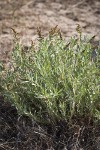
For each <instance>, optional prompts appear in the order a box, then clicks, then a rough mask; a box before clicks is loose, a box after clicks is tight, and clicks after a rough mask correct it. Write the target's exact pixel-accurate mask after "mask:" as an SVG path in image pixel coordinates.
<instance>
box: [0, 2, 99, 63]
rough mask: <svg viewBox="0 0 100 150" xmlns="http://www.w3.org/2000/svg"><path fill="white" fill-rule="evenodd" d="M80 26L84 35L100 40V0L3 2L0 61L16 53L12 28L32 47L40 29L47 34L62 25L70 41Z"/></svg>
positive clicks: (0, 15) (0, 3) (65, 35)
mask: <svg viewBox="0 0 100 150" xmlns="http://www.w3.org/2000/svg"><path fill="white" fill-rule="evenodd" d="M77 24H80V25H81V27H82V29H83V33H84V34H88V35H89V36H92V35H96V40H99V39H100V0H95V1H94V0H82V1H81V0H78V1H77V0H17V1H16V0H0V59H2V60H4V61H7V59H6V58H8V54H9V52H10V51H11V50H12V43H13V32H12V30H11V28H14V29H15V30H16V31H17V32H18V33H19V37H20V38H21V43H23V44H24V45H25V46H30V44H31V40H36V38H37V36H36V29H37V27H38V26H41V28H42V31H43V34H45V33H47V31H48V30H49V29H50V28H51V27H54V26H56V25H58V27H59V28H60V29H61V31H62V33H63V35H64V37H66V38H67V37H70V36H72V35H74V34H76V30H75V29H76V26H77Z"/></svg>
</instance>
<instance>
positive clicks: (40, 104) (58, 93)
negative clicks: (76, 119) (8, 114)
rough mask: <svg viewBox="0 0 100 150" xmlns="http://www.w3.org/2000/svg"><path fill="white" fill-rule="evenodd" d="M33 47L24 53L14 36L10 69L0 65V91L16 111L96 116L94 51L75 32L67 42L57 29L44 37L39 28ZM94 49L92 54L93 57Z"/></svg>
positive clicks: (49, 117)
mask: <svg viewBox="0 0 100 150" xmlns="http://www.w3.org/2000/svg"><path fill="white" fill-rule="evenodd" d="M38 34H39V37H40V39H39V41H38V45H37V47H35V46H34V45H32V46H31V47H30V48H29V49H28V50H27V51H26V52H25V51H24V50H23V47H22V46H21V45H20V44H19V42H18V41H17V39H16V40H15V42H14V49H13V51H12V55H11V59H10V68H9V67H8V68H5V69H4V70H1V73H0V76H1V79H0V86H1V87H2V95H4V97H5V98H6V99H7V100H9V101H10V102H11V104H12V105H14V106H15V107H16V108H17V110H18V113H19V114H25V115H27V116H30V117H32V118H33V119H35V120H37V121H40V122H51V121H52V122H54V121H56V120H65V121H66V120H68V119H71V118H72V117H73V116H78V115H80V116H89V117H93V118H95V119H97V120H98V119H100V109H97V105H98V106H100V105H99V99H100V95H99V83H100V82H99V81H100V78H99V60H100V55H99V53H98V52H99V50H100V47H98V49H97V51H95V50H94V49H92V45H91V44H90V43H89V40H88V38H86V37H83V36H82V35H81V33H80V32H79V35H80V36H79V38H77V39H76V38H75V37H71V38H70V40H69V41H68V43H67V44H66V42H65V41H64V40H63V39H62V37H61V34H60V32H59V30H58V29H57V28H54V29H52V30H51V31H50V32H49V35H48V36H47V37H45V38H43V37H42V36H41V32H40V31H39V30H38ZM93 51H94V52H95V54H96V57H95V60H94V57H93V56H92V52H93Z"/></svg>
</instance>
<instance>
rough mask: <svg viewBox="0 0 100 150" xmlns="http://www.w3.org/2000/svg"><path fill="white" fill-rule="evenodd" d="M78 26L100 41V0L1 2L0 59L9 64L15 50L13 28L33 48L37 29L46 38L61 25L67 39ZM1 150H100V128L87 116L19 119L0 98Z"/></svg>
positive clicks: (22, 40) (19, 0) (8, 0)
mask: <svg viewBox="0 0 100 150" xmlns="http://www.w3.org/2000/svg"><path fill="white" fill-rule="evenodd" d="M77 24H80V25H81V27H82V30H83V33H84V34H88V35H89V36H92V35H96V39H95V40H97V41H99V40H100V0H80V1H79V0H17V1H16V0H0V60H3V61H4V62H5V63H6V62H7V61H8V58H9V53H10V52H11V50H12V48H13V39H14V37H13V32H12V29H11V28H14V29H15V30H16V32H17V33H18V35H19V37H20V39H21V43H22V44H23V45H24V46H30V45H31V40H33V41H35V40H36V39H37V27H38V26H41V28H42V31H43V34H44V35H45V34H47V33H48V30H49V29H50V28H51V27H54V26H56V25H58V27H59V28H60V29H61V31H62V34H63V36H64V37H65V38H68V37H70V36H72V35H75V34H76V26H77ZM0 150H100V126H94V125H93V122H92V120H89V118H84V117H83V118H80V117H79V118H73V119H72V121H71V122H70V123H67V122H57V123H56V124H49V125H43V124H39V123H36V122H35V121H32V120H30V118H28V117H26V116H18V114H17V111H16V109H15V108H14V107H13V106H11V105H10V104H9V103H8V102H4V100H3V97H0Z"/></svg>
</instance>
